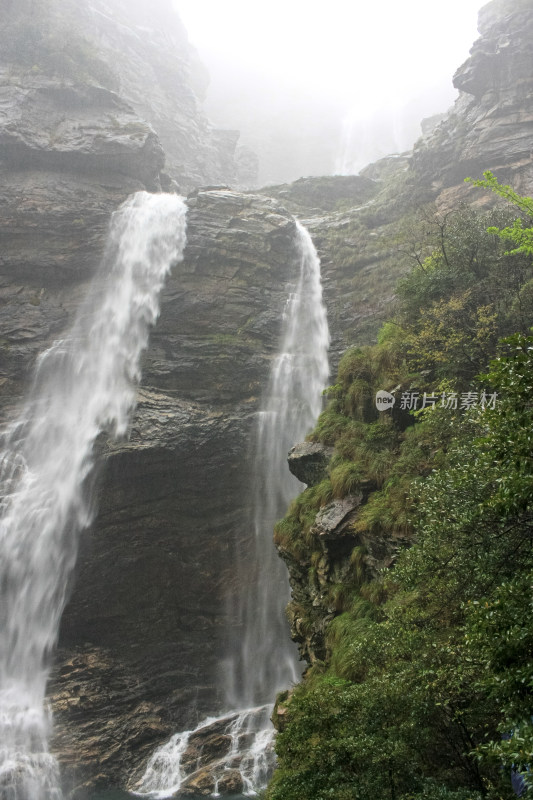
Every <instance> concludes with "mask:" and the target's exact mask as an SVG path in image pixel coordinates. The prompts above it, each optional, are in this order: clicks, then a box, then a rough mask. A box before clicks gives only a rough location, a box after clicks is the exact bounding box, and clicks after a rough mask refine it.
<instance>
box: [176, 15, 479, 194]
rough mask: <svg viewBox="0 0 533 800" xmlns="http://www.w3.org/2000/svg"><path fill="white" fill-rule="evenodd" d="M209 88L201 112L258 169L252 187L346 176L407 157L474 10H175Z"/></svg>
mask: <svg viewBox="0 0 533 800" xmlns="http://www.w3.org/2000/svg"><path fill="white" fill-rule="evenodd" d="M174 5H175V8H176V10H177V11H178V14H179V15H180V17H181V19H182V21H183V23H184V25H185V27H186V29H187V31H188V34H189V39H190V41H191V43H192V44H193V45H194V46H195V47H196V48H197V50H198V52H199V55H200V58H201V60H202V61H203V63H204V64H205V65H206V67H207V69H208V71H209V75H210V83H209V88H208V91H207V96H206V100H205V109H206V111H207V114H208V116H209V117H210V119H211V120H212V122H213V123H214V124H215V125H216V126H219V127H222V128H229V129H236V130H239V131H240V133H241V136H240V146H241V148H244V149H239V151H238V155H240V157H241V158H245V159H246V158H248V159H251V158H253V156H252V155H251V154H250V152H249V151H250V150H251V151H253V153H255V154H257V156H258V157H259V164H258V177H257V185H265V184H269V183H281V182H285V181H291V180H295V179H296V178H298V177H301V176H305V175H321V174H354V173H357V172H359V171H360V170H361V169H362V168H363V167H364V166H365V165H366V164H368V163H370V162H372V161H375V160H376V159H378V158H380V157H382V156H385V155H388V154H391V153H398V152H403V151H405V150H408V149H410V148H411V147H412V145H413V144H414V142H415V141H416V139H418V138H419V137H420V135H421V126H420V123H421V121H422V120H423V119H425V118H427V117H431V116H433V115H435V114H439V113H443V112H445V111H446V110H447V109H448V108H449V107H450V106H451V105H452V104H453V102H454V100H455V98H456V97H457V92H456V90H455V89H454V87H453V84H452V77H453V74H454V72H455V70H456V69H457V68H458V67H459V66H460V65H461V64H462V63H463V62H464V61H465V60H466V58H467V57H468V53H469V50H470V47H471V46H472V44H473V42H474V41H475V39H476V38H477V12H478V10H479V8H480V7H481V6H482V5H483V4H482V3H481V2H480V0H462V2H459V0H450V2H448V3H446V4H440V3H438V4H437V3H428V2H427V0H407V1H406V2H403V3H401V4H399V3H397V2H396V3H395V2H392V0H383V2H381V3H379V4H372V5H371V6H370V5H368V6H366V5H365V6H363V5H362V4H360V3H353V2H349V1H348V0H331V2H329V3H328V4H322V3H317V2H305V3H304V2H302V0H292V1H291V3H290V4H288V3H286V2H285V3H283V2H281V0H272V2H270V3H269V4H262V3H261V4H256V3H250V2H248V3H247V2H246V0H225V2H224V3H220V2H218V3H217V2H216V0H174Z"/></svg>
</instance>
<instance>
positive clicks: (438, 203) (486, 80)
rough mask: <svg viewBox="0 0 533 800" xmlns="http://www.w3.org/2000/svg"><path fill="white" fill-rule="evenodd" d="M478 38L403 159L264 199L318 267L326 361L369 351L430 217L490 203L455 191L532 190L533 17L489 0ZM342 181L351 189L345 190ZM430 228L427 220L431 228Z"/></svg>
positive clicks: (420, 249) (527, 9) (303, 183)
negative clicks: (278, 204) (352, 350)
mask: <svg viewBox="0 0 533 800" xmlns="http://www.w3.org/2000/svg"><path fill="white" fill-rule="evenodd" d="M479 32H480V37H479V39H478V40H477V41H476V42H475V44H474V46H473V48H472V50H471V56H470V58H469V59H468V60H467V61H466V62H465V64H463V65H462V66H461V67H460V68H459V70H458V71H457V73H456V75H455V77H454V83H455V85H456V87H457V88H458V89H459V90H460V94H459V97H458V99H457V101H456V103H455V104H454V106H453V107H452V109H450V111H449V112H448V113H447V114H446V115H444V118H443V119H442V120H441V121H440V122H438V121H437V124H436V126H435V120H430V121H428V122H429V123H430V124H428V126H424V127H425V128H426V130H427V131H428V132H427V133H426V135H425V136H424V137H423V138H422V139H421V140H419V142H418V143H417V144H416V145H415V148H414V150H413V152H412V153H404V154H402V155H395V156H390V157H388V158H385V159H381V160H380V161H378V162H377V163H375V164H371V165H370V166H368V167H366V168H365V169H364V170H363V171H362V172H361V174H360V175H359V176H358V177H356V178H354V177H349V178H345V177H340V176H335V177H326V178H310V179H305V180H300V181H296V182H295V183H293V184H290V185H287V186H278V187H267V188H266V189H265V190H264V191H266V192H268V193H269V194H271V195H272V196H274V197H277V198H279V199H280V200H282V202H283V203H284V205H286V207H287V208H288V209H290V210H291V211H293V212H294V213H296V214H298V216H299V217H300V218H301V219H302V220H303V221H304V222H305V224H306V226H307V227H308V229H309V230H310V232H311V234H312V236H313V241H314V243H315V246H316V247H317V250H318V252H319V255H320V258H321V262H322V274H323V278H324V289H325V295H326V300H327V303H328V314H329V319H330V324H331V325H332V328H333V342H332V349H333V363H335V362H336V360H337V358H338V354H339V353H340V352H342V351H343V350H344V349H346V347H348V346H350V345H353V344H361V343H366V342H369V341H372V339H373V338H374V337H375V336H376V333H377V331H378V329H379V327H380V325H381V323H382V321H383V319H384V318H385V317H386V316H387V315H388V313H389V311H390V307H391V304H392V302H393V300H394V290H395V285H396V283H397V280H398V278H399V277H400V276H401V275H402V274H405V272H406V271H407V270H409V269H410V268H411V267H412V266H413V264H414V263H415V259H416V258H417V257H420V256H421V255H422V256H424V255H429V251H428V250H427V241H430V240H431V239H430V236H426V233H425V231H426V230H427V232H428V234H430V235H434V232H435V229H436V228H435V213H437V216H438V217H439V215H440V217H439V219H440V222H442V221H443V220H444V219H445V216H444V215H445V214H446V212H447V211H449V210H450V209H451V208H453V207H457V206H458V205H459V204H460V203H462V202H464V203H468V204H470V205H474V206H477V207H483V206H487V205H493V204H494V202H495V198H494V196H493V195H491V194H490V193H488V192H483V191H481V190H480V189H477V188H475V187H472V186H471V185H470V184H465V182H464V180H465V178H467V177H472V178H481V177H482V173H483V172H484V171H485V170H492V171H493V172H494V174H495V175H496V176H497V177H498V179H499V180H500V181H501V182H503V183H510V184H512V185H513V186H514V188H515V189H516V190H517V191H519V192H521V193H523V194H531V193H532V192H533V155H532V154H533V125H532V119H533V52H532V49H531V40H532V37H533V10H532V7H531V3H529V2H528V1H527V0H524V2H517V3H514V2H509V0H492V2H490V3H488V4H487V5H486V6H484V7H483V8H482V9H481V12H480V15H479ZM350 182H351V184H350ZM438 224H439V222H438V220H437V225H438Z"/></svg>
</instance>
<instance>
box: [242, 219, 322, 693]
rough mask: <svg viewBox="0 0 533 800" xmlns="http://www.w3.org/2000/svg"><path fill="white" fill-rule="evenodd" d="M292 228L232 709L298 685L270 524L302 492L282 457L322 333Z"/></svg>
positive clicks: (317, 288) (301, 244)
mask: <svg viewBox="0 0 533 800" xmlns="http://www.w3.org/2000/svg"><path fill="white" fill-rule="evenodd" d="M296 227H297V244H298V256H299V262H300V263H299V275H298V283H297V284H296V285H295V286H293V287H291V288H290V292H289V295H288V298H287V301H286V306H285V309H284V312H283V318H282V335H281V343H280V349H279V352H278V353H277V355H276V357H275V358H274V360H273V363H272V367H271V370H270V376H269V381H268V386H267V389H266V391H265V393H264V396H263V398H262V402H261V410H260V411H259V413H258V416H257V426H256V431H255V447H254V451H255V452H254V470H253V533H254V536H253V544H252V547H253V552H252V553H251V554H245V563H243V565H242V566H243V572H245V571H247V572H248V573H250V570H251V569H254V566H255V568H256V570H257V573H256V574H255V576H254V581H253V582H252V584H251V585H250V588H249V589H248V591H247V592H246V593H245V595H244V597H243V598H241V599H240V604H241V614H240V616H241V618H242V620H243V627H244V636H243V637H242V641H241V646H240V652H238V653H237V654H236V658H234V659H233V663H232V664H231V665H230V670H229V673H230V679H231V684H232V685H230V688H229V698H228V699H229V702H230V704H231V705H232V707H234V708H249V707H251V706H258V705H261V704H264V703H271V702H272V699H273V698H274V697H275V696H276V694H277V692H279V691H280V690H281V689H286V688H287V687H288V686H290V685H291V684H292V683H294V682H296V681H298V679H299V676H298V658H297V651H296V647H295V646H294V645H293V643H292V642H291V640H290V638H289V632H288V623H287V618H286V616H285V606H286V605H287V603H288V601H289V596H290V592H289V582H288V577H287V568H286V566H285V564H284V563H283V561H282V560H281V559H280V558H279V556H278V554H277V552H276V549H275V547H274V544H273V541H272V536H273V528H274V524H275V522H276V521H277V520H278V519H279V518H280V517H282V516H283V515H284V514H285V513H286V511H287V507H288V506H289V503H290V502H291V500H292V499H293V498H294V497H296V495H297V494H299V493H300V492H301V491H302V488H303V487H302V484H301V483H300V482H299V481H298V480H297V479H296V478H295V477H294V476H292V475H291V474H290V472H289V470H288V467H287V453H288V452H289V450H290V448H291V447H292V446H293V445H294V444H296V443H297V442H300V441H302V439H304V438H305V436H306V434H307V433H309V431H310V430H311V428H312V427H313V425H314V424H315V422H316V419H317V417H318V415H319V413H320V411H321V409H322V391H323V389H324V387H325V385H326V382H327V379H328V374H329V366H328V355H327V353H328V345H329V331H328V324H327V319H326V310H325V307H324V304H323V302H322V285H321V282H320V261H319V258H318V255H317V252H316V250H315V247H314V245H313V242H312V240H311V237H310V235H309V233H308V232H307V230H306V229H305V228H304V227H303V225H301V224H300V223H299V222H297V223H296ZM251 565H254V566H251Z"/></svg>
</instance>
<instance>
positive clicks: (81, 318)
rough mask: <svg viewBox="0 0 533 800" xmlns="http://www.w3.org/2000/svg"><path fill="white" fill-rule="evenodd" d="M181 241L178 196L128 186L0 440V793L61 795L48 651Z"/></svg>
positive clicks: (43, 798)
mask: <svg viewBox="0 0 533 800" xmlns="http://www.w3.org/2000/svg"><path fill="white" fill-rule="evenodd" d="M184 246H185V204H184V201H183V200H182V198H179V197H177V196H176V195H162V194H160V195H151V194H147V193H146V192H138V193H136V194H135V195H133V196H132V197H131V198H130V199H129V200H127V201H126V202H125V203H124V204H123V205H122V206H121V207H120V208H119V209H118V210H117V211H116V212H115V214H114V215H113V217H112V222H111V226H110V230H109V236H108V242H107V247H106V251H105V254H104V258H103V260H102V265H101V268H100V270H99V272H98V274H97V276H96V278H95V280H94V281H93V282H92V284H91V287H90V289H89V291H88V294H87V297H86V299H85V301H84V302H83V304H82V306H81V308H80V310H79V312H78V314H77V317H76V320H75V322H74V324H73V327H72V329H71V330H70V332H69V333H68V334H67V335H66V336H65V338H64V339H62V340H60V341H57V342H55V343H54V344H53V345H52V347H50V349H49V350H47V351H46V352H45V353H43V354H42V355H41V357H40V358H39V361H38V364H37V367H36V371H35V375H34V379H33V385H32V388H31V391H30V393H29V395H28V398H27V400H26V402H25V404H24V406H23V408H22V410H21V412H20V414H19V416H18V418H17V419H16V420H15V421H13V422H12V423H11V424H10V425H9V427H8V428H7V429H6V430H5V431H3V432H2V434H1V439H0V797H1V798H2V800H59V798H61V790H60V782H59V774H58V766H57V763H56V761H55V759H54V758H53V756H52V755H51V754H50V753H49V752H48V745H47V741H48V734H49V726H50V718H49V713H48V711H47V709H46V705H45V689H46V682H47V678H48V668H49V657H50V653H51V651H52V650H53V648H54V646H55V644H56V639H57V635H58V627H59V621H60V618H61V614H62V611H63V608H64V605H65V601H66V593H67V586H68V580H69V576H70V574H71V571H72V568H73V566H74V562H75V559H76V551H77V535H78V533H79V532H80V531H81V530H82V529H84V528H86V527H87V526H88V525H89V523H90V522H91V520H92V517H93V513H94V507H93V503H92V502H91V496H90V492H89V491H88V488H89V485H90V479H91V473H92V471H93V467H94V455H93V449H94V443H95V440H96V437H97V436H98V435H99V433H100V432H102V431H105V432H106V433H108V434H109V435H112V436H113V437H122V436H124V435H125V434H126V433H127V429H128V423H129V419H130V415H131V412H132V409H133V408H134V405H135V396H136V385H137V383H138V381H139V378H140V356H141V353H142V351H143V349H144V348H145V347H146V345H147V342H148V332H149V326H150V325H152V324H153V323H154V322H155V320H156V318H157V316H158V313H159V300H158V298H159V293H160V290H161V288H162V286H163V282H164V279H165V276H166V274H167V272H168V271H169V269H170V267H171V265H172V264H173V263H174V262H176V261H177V260H179V259H180V258H181V256H182V253H183V248H184Z"/></svg>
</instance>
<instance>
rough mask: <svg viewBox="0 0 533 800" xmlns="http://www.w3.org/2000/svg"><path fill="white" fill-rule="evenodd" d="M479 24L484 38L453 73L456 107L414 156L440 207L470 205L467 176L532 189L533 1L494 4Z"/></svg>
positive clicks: (484, 11) (499, 0) (420, 175)
mask: <svg viewBox="0 0 533 800" xmlns="http://www.w3.org/2000/svg"><path fill="white" fill-rule="evenodd" d="M478 27H479V32H480V34H481V35H480V38H479V39H478V40H477V41H476V42H475V44H474V46H473V47H472V50H471V51H470V58H469V59H468V60H467V61H466V62H465V63H464V64H463V65H462V66H461V67H459V69H458V70H457V72H456V73H455V75H454V79H453V83H454V86H455V87H456V88H457V89H458V90H459V92H460V95H459V98H458V100H457V102H456V103H455V106H454V107H453V109H452V110H451V112H450V113H449V114H448V115H447V116H446V118H445V119H444V120H443V122H441V124H440V125H439V126H438V127H437V128H436V129H435V131H434V132H433V134H432V135H430V136H429V137H428V138H427V139H426V140H423V141H422V142H420V143H419V144H418V146H416V147H415V150H414V153H413V161H412V169H413V171H414V172H415V174H416V175H417V177H418V179H419V180H420V181H423V182H424V183H426V185H429V187H430V188H431V191H432V192H433V193H434V194H435V195H437V203H438V205H440V206H441V207H447V206H449V205H451V204H453V203H454V202H457V201H460V200H465V199H466V197H467V196H469V195H468V193H467V191H465V189H464V188H463V180H464V178H465V177H467V176H469V175H472V176H474V177H477V176H479V175H480V174H481V173H482V172H484V171H485V170H487V169H490V170H492V171H493V172H494V173H495V174H496V175H497V176H498V178H500V180H503V181H504V182H508V183H512V184H513V186H514V187H515V188H516V189H517V190H518V191H520V192H523V193H525V194H527V193H530V192H531V191H532V189H533V164H532V157H531V152H532V145H533V133H532V131H533V127H532V124H531V123H532V121H533V52H532V50H531V39H532V36H533V14H532V10H531V4H530V3H528V2H517V3H513V2H509V0H492V2H490V3H488V4H487V5H486V6H484V7H483V8H482V9H481V11H480V14H479V22H478ZM469 199H471V195H470V196H469Z"/></svg>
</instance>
